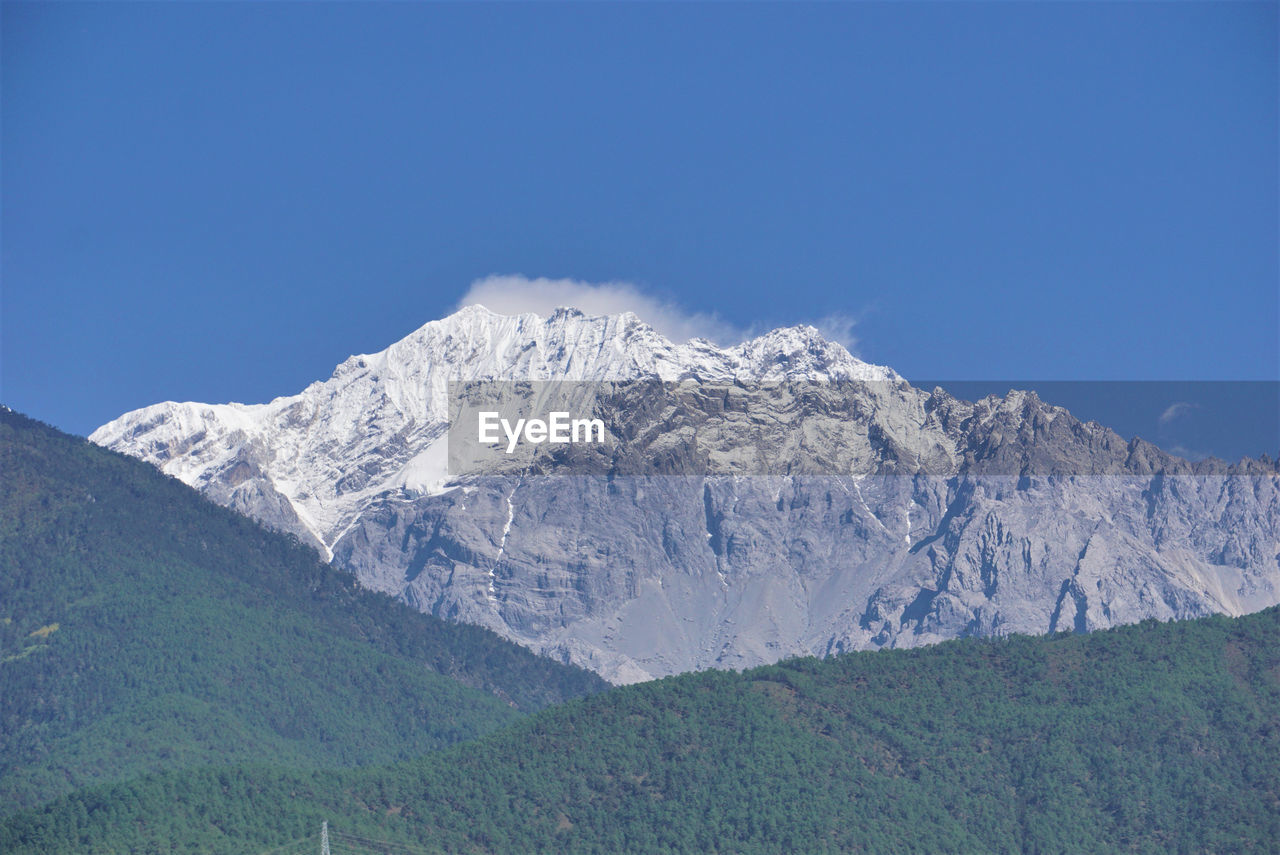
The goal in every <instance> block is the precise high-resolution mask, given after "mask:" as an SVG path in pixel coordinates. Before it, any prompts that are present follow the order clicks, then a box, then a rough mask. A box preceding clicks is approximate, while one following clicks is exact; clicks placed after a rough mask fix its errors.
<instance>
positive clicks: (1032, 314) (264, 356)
mask: <svg viewBox="0 0 1280 855" xmlns="http://www.w3.org/2000/svg"><path fill="white" fill-rule="evenodd" d="M1277 8H1278V7H1277V4H1276V3H1274V2H1273V3H1255V4H1250V3H1159V2H1147V3H1052V4H1048V3H1045V4H1042V3H996V2H987V3H973V4H970V3H946V4H943V3H902V4H887V3H848V4H837V3H829V4H763V3H761V4H692V3H679V4H541V3H533V4H522V5H504V4H440V5H424V4H410V3H395V4H390V3H388V4H382V3H376V4H375V3H275V4H248V3H214V4H204V3H182V4H141V3H132V4H130V3H111V4H97V3H94V4H85V5H80V4H70V3H59V4H52V3H34V4H23V3H5V4H4V5H3V13H2V14H3V69H2V70H3V92H2V95H3V132H2V140H0V142H2V150H0V152H2V158H3V160H2V166H3V175H2V182H3V183H2V187H0V190H2V191H3V192H2V194H0V198H2V200H3V232H2V244H3V245H2V246H0V264H2V265H3V268H2V271H0V272H2V273H3V292H0V300H2V302H0V308H2V309H3V317H2V321H0V322H2V324H3V328H2V335H3V338H2V340H0V348H2V351H0V359H2V362H0V399H2V400H3V401H4V402H5V403H7V404H8V405H10V406H12V407H14V408H16V409H19V410H22V411H24V412H27V413H29V414H31V415H33V416H35V417H37V418H41V419H43V420H45V421H48V422H51V423H53V424H55V425H58V426H59V427H62V428H64V429H67V430H70V431H73V432H77V433H87V432H89V431H91V430H92V429H93V428H94V427H96V426H97V425H98V424H100V423H102V422H104V421H107V420H109V419H111V418H113V417H115V416H116V415H119V414H120V413H122V412H124V411H126V410H129V409H133V408H136V407H139V406H144V405H146V404H149V403H154V402H156V401H160V400H166V399H177V400H203V401H227V400H240V401H248V402H257V401H265V400H268V399H270V398H272V397H275V396H277V395H284V394H292V393H295V392H297V391H298V390H300V389H301V388H302V387H304V386H305V385H306V384H307V383H309V382H311V381H312V380H316V379H320V378H323V377H325V376H327V375H328V373H329V372H330V371H331V369H332V368H333V366H334V365H336V364H337V363H338V362H340V361H341V360H342V359H343V358H345V357H346V356H347V355H348V354H351V353H358V352H369V351H374V350H380V349H382V348H383V347H385V346H386V345H388V344H390V343H391V342H392V341H394V340H396V339H398V338H400V337H402V336H403V335H405V334H406V333H408V332H409V331H411V330H412V329H414V328H416V327H417V326H419V325H421V324H422V323H424V322H426V321H428V320H431V319H434V318H437V317H440V316H442V315H444V314H446V313H448V312H449V311H450V310H451V309H453V308H454V307H455V306H456V305H457V304H458V302H459V300H460V299H462V298H463V297H464V295H465V294H466V293H467V292H468V290H469V289H470V288H471V285H472V283H473V282H475V281H476V280H479V279H482V278H484V277H487V276H489V275H492V274H506V275H511V274H522V275H525V276H529V277H550V278H553V279H558V278H572V279H575V280H580V281H585V282H593V283H595V282H627V283H633V286H634V289H633V291H632V292H629V293H632V294H637V295H639V296H638V297H637V299H640V300H641V301H642V302H643V301H647V302H644V304H645V305H658V306H663V307H665V309H666V310H669V311H670V312H673V313H675V314H676V315H681V314H682V313H683V314H684V315H687V316H689V317H692V318H693V319H694V320H695V322H696V321H698V319H701V320H703V321H707V322H709V323H712V324H713V325H717V328H718V329H723V330H730V331H733V330H750V329H760V328H763V327H769V326H774V325H778V324H784V323H796V322H802V321H819V320H821V319H824V318H825V319H831V318H836V319H840V318H843V319H845V320H847V321H848V320H852V321H855V322H856V325H855V326H854V327H853V328H852V336H853V337H854V338H856V348H857V351H858V352H859V354H860V355H861V356H862V357H863V358H865V359H868V360H871V361H874V362H879V363H884V364H889V365H892V366H893V367H894V368H896V369H897V370H898V371H899V372H901V373H902V374H904V375H906V376H908V377H946V378H959V379H984V378H1002V377H1011V378H1030V379H1051V380H1092V379H1100V380H1123V379H1141V380H1149V379H1154V380H1216V379H1232V380H1275V379H1278V378H1280V350H1278V347H1277V339H1278V337H1280V333H1278V332H1277V330H1278V328H1280V303H1278V300H1280V297H1278V290H1280V287H1278V282H1277V270H1278V267H1280V261H1278V258H1277V233H1278V228H1280V225H1278V219H1277V195H1278V194H1277V186H1278V180H1277V151H1278V146H1277V103H1278V101H1280V98H1278V94H1277Z"/></svg>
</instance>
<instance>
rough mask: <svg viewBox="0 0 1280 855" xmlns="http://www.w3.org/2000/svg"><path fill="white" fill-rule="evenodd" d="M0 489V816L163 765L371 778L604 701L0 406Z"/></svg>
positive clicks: (570, 674)
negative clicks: (370, 773) (325, 770)
mask: <svg viewBox="0 0 1280 855" xmlns="http://www.w3.org/2000/svg"><path fill="white" fill-rule="evenodd" d="M0 472H2V473H3V477H0V804H2V805H4V807H5V810H6V811H7V810H12V809H14V808H16V807H18V806H21V805H30V804H35V803H38V802H40V801H43V800H45V799H48V798H51V797H53V796H56V795H58V794H61V793H65V792H67V791H69V790H70V789H72V788H74V787H78V786H83V785H86V784H89V783H93V782H95V781H103V780H112V779H119V778H121V777H124V776H132V775H137V774H139V773H142V772H145V771H149V770H155V769H162V768H175V767H188V766H193V765H201V764H208V763H217V762H237V761H246V760H249V759H252V758H270V759H272V760H273V761H274V762H277V763H280V764H281V765H286V766H290V765H291V766H304V767H314V766H318V765H353V764H360V763H370V762H388V761H391V760H395V759H397V758H403V757H409V756H414V755H417V754H420V753H422V752H423V751H426V750H430V749H433V748H438V747H441V746H443V745H446V744H449V743H451V742H456V741H458V740H460V739H467V738H472V737H474V736H476V735H479V734H481V733H484V732H487V731H490V730H493V729H494V728H496V727H500V726H502V725H504V724H506V723H509V722H510V721H512V720H513V719H514V718H515V717H517V716H518V715H519V713H521V712H531V711H534V710H537V709H540V708H542V707H545V706H547V705H548V704H552V703H557V702H560V701H563V700H565V699H567V698H571V697H576V696H580V695H584V694H588V693H590V692H594V691H599V690H601V689H603V688H604V687H605V685H606V684H604V683H603V681H601V680H600V679H599V678H598V677H596V676H595V675H594V674H591V673H589V672H586V671H583V670H581V669H578V668H572V667H567V666H563V665H560V664H558V663H555V662H551V661H549V660H546V659H543V658H540V657H538V656H536V655H534V654H533V653H531V652H530V651H528V650H525V649H523V648H520V647H518V646H516V645H514V644H511V643H510V642H507V641H505V640H503V639H501V638H499V637H498V636H496V635H494V634H493V633H490V632H488V631H487V630H483V629H480V628H477V627H471V626H460V625H454V624H448V623H445V622H443V621H440V620H438V619H435V618H433V617H430V616H427V615H422V614H419V613H417V612H415V611H413V610H412V609H410V608H408V607H407V606H404V605H403V604H401V603H398V602H396V601H394V600H392V599H391V598H389V597H386V596H383V595H380V594H376V593H372V592H369V591H366V590H364V589H362V588H360V587H359V586H358V585H357V584H356V582H355V579H354V578H353V577H351V576H350V575H349V574H347V573H344V572H342V571H340V570H336V569H334V568H332V567H330V566H329V565H327V564H325V563H323V562H322V561H320V560H319V557H318V556H317V555H316V554H315V553H314V552H313V551H312V550H311V549H309V548H306V547H303V546H302V545H300V544H299V543H298V542H297V541H296V540H295V539H293V538H291V537H287V536H284V535H280V534H277V533H274V532H270V531H267V530H265V529H263V528H261V527H260V526H258V525H257V524H256V523H254V522H252V521H250V520H248V519H247V518H244V517H242V516H240V515H238V514H235V513H234V512H231V511H228V510H226V509H223V508H221V507H218V506H217V505H215V504H213V503H212V502H210V501H208V500H207V499H205V498H203V497H202V496H200V495H199V494H198V493H197V492H196V491H194V490H192V489H190V488H189V487H187V486H186V485H184V484H182V483H180V482H178V481H176V480H175V479H172V478H169V477H168V476H165V475H164V474H162V473H160V472H159V471H158V470H156V469H154V468H153V467H151V466H150V465H147V464H144V463H141V462H140V461H137V460H134V459H132V458H128V457H125V456H123V455H119V454H116V453H114V452H110V451H107V450H105V449H102V448H99V447H97V446H95V445H92V444H91V443H89V442H87V441H85V440H83V439H80V438H77V437H72V436H69V435H66V434H63V433H61V432H59V431H57V430H55V429H53V428H51V427H49V426H47V425H43V424H40V423H38V422H35V421H33V420H31V419H28V418H26V417H23V416H21V415H18V414H16V413H13V412H12V411H9V410H7V409H0Z"/></svg>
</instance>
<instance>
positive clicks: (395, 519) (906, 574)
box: [90, 306, 1280, 682]
mask: <svg viewBox="0 0 1280 855" xmlns="http://www.w3.org/2000/svg"><path fill="white" fill-rule="evenodd" d="M649 379H652V380H661V381H665V382H666V384H668V385H666V386H664V387H662V388H661V389H660V390H659V391H657V392H653V391H652V390H641V391H640V392H637V393H635V396H634V397H633V398H632V399H626V398H625V396H624V398H623V399H620V400H619V401H617V402H615V403H616V405H617V413H616V418H617V420H618V421H619V422H620V423H622V424H623V426H624V427H625V428H626V431H627V433H628V435H630V436H634V437H636V446H635V448H634V449H633V450H634V457H635V458H636V459H639V460H641V461H642V462H643V466H642V467H641V468H640V469H634V468H633V469H629V470H625V471H624V470H622V469H620V468H619V462H618V461H617V460H616V459H611V458H608V457H601V458H600V459H599V460H597V461H596V463H597V466H596V467H595V468H594V469H592V470H591V471H593V472H595V473H596V474H594V475H591V476H586V475H582V474H578V470H574V469H573V468H572V467H567V466H559V468H557V465H554V464H553V465H551V466H550V467H549V468H546V469H545V470H540V471H539V472H538V473H537V475H536V476H530V475H529V473H528V472H527V471H521V472H510V473H506V474H502V473H498V474H491V475H472V476H466V477H458V475H457V473H454V476H455V477H453V478H451V477H450V473H449V471H448V465H447V462H448V458H447V445H448V429H449V417H450V401H449V395H450V384H451V383H457V382H459V381H486V380H492V381H542V380H547V381H562V380H571V381H633V380H649ZM726 384H729V385H732V386H734V389H735V390H737V391H735V394H737V395H739V398H740V399H741V400H739V401H738V403H737V404H729V403H726V401H727V399H726V398H725V395H724V393H723V392H722V391H716V390H718V389H723V387H724V386H725V385H726ZM764 384H799V385H798V386H794V387H793V388H790V389H788V390H786V391H785V393H778V392H777V391H776V389H775V390H774V391H771V392H769V393H768V394H764V393H760V392H759V391H753V390H759V389H761V388H763V387H764ZM704 390H709V391H704ZM744 402H745V403H744ZM695 435H696V436H697V437H699V441H700V442H701V443H702V444H703V445H702V446H701V449H700V453H702V454H704V457H705V459H707V460H712V461H716V462H717V463H718V465H721V466H722V467H723V468H721V469H719V470H716V469H715V468H714V467H713V468H712V469H710V470H707V469H705V468H704V469H696V468H694V469H691V468H688V466H687V465H686V464H687V463H688V461H687V460H686V459H685V458H683V457H682V454H686V452H685V449H687V445H688V438H689V437H690V436H695ZM90 438H91V439H92V440H93V441H94V442H97V443H99V444H101V445H104V446H107V447H110V448H113V449H115V450H118V451H122V452H125V453H128V454H132V455H134V456H137V457H140V458H142V459H145V460H148V461H151V462H153V463H155V464H156V465H157V466H160V467H161V468H162V469H163V470H164V471H165V472H168V473H169V474H171V475H174V476H175V477H178V478H180V479H181V480H183V481H185V482H186V483H188V484H191V485H192V486H194V487H196V488H198V489H200V490H202V491H203V492H205V493H206V494H207V495H209V496H210V497H211V498H213V499H214V500H215V501H218V502H220V503H222V504H224V505H228V506H230V507H233V508H236V509H238V510H240V511H242V512H244V513H247V514H249V515H251V516H254V517H256V518H258V519H259V520H262V521H263V522H265V523H267V524H268V525H271V526H273V527H276V528H279V529H282V530H285V531H289V532H293V533H295V534H297V535H298V536H299V537H300V538H303V539H304V540H306V541H308V542H311V543H313V544H315V545H316V546H317V547H318V548H319V549H321V550H322V551H323V552H324V553H325V554H326V555H327V556H328V557H329V558H330V559H331V560H333V561H334V562H335V563H338V564H341V565H342V566H345V567H347V568H349V569H350V570H351V571H352V572H354V573H355V574H356V575H357V577H358V578H359V579H360V580H361V581H362V582H363V583H364V584H366V585H368V586H370V587H373V588H375V589H378V590H383V591H386V592H388V593H392V594H395V595H397V596H400V597H402V598H404V599H405V600H406V601H408V602H410V603H412V604H413V605H415V606H416V607H418V608H420V609H423V610H425V611H431V612H433V613H436V614H439V615H441V616H444V617H449V618H451V619H455V620H459V621H465V622H471V623H478V624H481V625H484V626H488V627H490V628H492V629H494V630H496V631H498V632H500V633H502V634H504V635H506V636H507V637H508V638H512V639H513V640H516V641H519V642H521V643H523V644H526V645H528V646H530V647H532V648H534V649H535V650H538V651H540V652H543V653H546V654H548V655H553V656H557V657H560V658H563V659H566V660H571V661H574V662H576V663H578V664H582V665H585V666H587V667H591V668H593V669H595V670H597V671H599V672H600V673H602V674H603V675H604V676H606V677H607V678H609V679H612V680H615V681H619V682H628V681H634V680H639V679H646V678H648V677H651V676H660V675H663V674H669V673H675V672H678V671H684V670H689V669H692V668H700V667H711V666H731V667H744V666H748V665H753V664H757V663H760V662H767V661H773V660H776V659H778V658H780V657H782V656H786V655H791V654H799V653H811V652H812V653H827V652H832V651H839V650H848V649H858V648H865V647H875V646H882V645H913V644H920V643H927V642H932V641H937V640H940V639H944V638H950V637H956V636H959V635H967V634H998V633H1003V632H1046V631H1054V630H1061V629H1074V630H1081V631H1083V630H1087V629H1094V628H1099V627H1104V626H1110V625H1113V624H1116V623H1124V622H1130V621H1136V620H1140V619H1143V618H1146V617H1160V618H1171V617H1187V616H1193V615H1200V614H1207V613H1212V612H1225V613H1228V614H1241V613H1244V612H1247V611H1252V610H1256V609H1260V608H1264V607H1266V606H1268V605H1272V604H1274V603H1276V602H1277V601H1280V558H1278V557H1277V554H1278V553H1280V543H1278V541H1280V489H1278V486H1277V485H1278V481H1280V479H1278V478H1277V469H1276V466H1275V465H1274V464H1271V463H1269V462H1260V463H1259V462H1245V463H1243V464H1240V465H1238V466H1235V467H1225V468H1224V467H1222V466H1221V465H1220V464H1214V463H1205V464H1191V463H1188V462H1186V461H1182V460H1179V459H1178V458H1174V457H1171V456H1170V455H1167V454H1165V453H1164V452H1161V451H1160V450H1159V449H1156V448H1155V447H1154V446H1151V445H1149V444H1147V443H1143V442H1141V441H1132V442H1126V441H1125V440H1123V439H1122V438H1120V437H1119V436H1117V435H1116V434H1114V433H1112V432H1111V431H1108V430H1107V429H1105V428H1103V427H1101V426H1099V425H1096V424H1092V423H1089V424H1085V423H1081V422H1079V421H1078V420H1076V419H1075V418H1073V417H1072V416H1071V414H1070V413H1068V412H1066V411H1065V410H1062V409H1060V408H1056V407H1051V406H1048V405H1046V404H1044V403H1043V402H1041V401H1040V400H1039V399H1038V398H1037V397H1036V396H1035V395H1034V394H1032V393H1024V392H1011V393H1010V394H1009V395H1007V396H1006V397H1005V398H1004V399H998V398H988V399H985V400H983V401H979V402H976V403H968V402H964V401H959V400H956V399H954V398H952V397H950V396H949V395H947V394H946V393H945V392H943V391H942V390H940V389H935V390H933V391H930V392H926V391H924V390H920V389H915V388H913V387H911V386H910V385H909V384H907V383H906V382H905V381H903V380H902V378H901V377H899V376H898V375H896V374H895V373H894V372H893V371H891V370H890V369H888V368H884V367H880V366H874V365H869V364H867V363H864V362H861V361H859V360H857V359H855V358H854V357H853V356H851V355H850V354H849V353H848V352H847V351H846V350H845V349H844V348H842V347H840V346H839V345H837V344H833V343H831V342H828V341H826V340H825V339H823V337H822V336H821V335H820V334H819V333H818V332H817V331H816V330H814V329H812V328H810V327H794V328H790V329H780V330H775V331H773V332H771V333H769V334H767V335H764V336H761V337H759V338H757V339H754V340H752V341H748V342H745V343H743V344H741V345H738V346H735V347H729V348H719V347H716V346H715V345H713V344H712V343H710V342H706V341H701V340H694V341H691V342H688V343H686V344H673V343H672V342H670V341H668V340H666V339H665V338H663V337H662V336H661V335H659V334H658V333H656V332H655V331H654V330H653V329H652V328H650V327H649V326H647V325H646V324H644V323H643V322H642V321H641V320H640V319H638V318H636V317H635V316H634V315H630V314H621V315H616V316H610V317H587V316H585V315H583V314H582V313H580V312H577V311H575V310H572V309H560V310H557V311H556V312H555V313H553V314H552V315H551V316H549V317H547V318H542V317H539V316H536V315H531V314H529V315H519V316H514V317H507V316H501V315H497V314H494V313H492V312H490V311H488V310H486V309H484V308H481V307H479V306H471V307H468V308H465V309H462V310H460V311H459V312H457V313H455V314H454V315H452V316H450V317H448V318H445V319H443V320H439V321H433V322H431V323H428V324H426V325H425V326H423V327H422V328H420V329H418V330H417V331H416V332H414V333H412V334H411V335H409V336H407V337H406V338H404V339H403V340H401V341H399V342H397V343H395V344H393V345H392V346H391V347H389V348H387V349H386V350H384V351H382V352H381V353H377V354H371V355H363V356H353V357H351V358H349V359H348V360H346V361H345V362H344V363H342V364H341V365H339V366H338V367H337V369H336V370H335V371H334V373H333V375H332V376H331V377H330V378H329V379H328V380H325V381H322V382H318V383H314V384H312V385H311V386H309V387H307V388H306V389H305V390H303V391H302V392H301V393H300V394H298V395H295V396H291V397H285V398H279V399H276V400H275V401H272V402H270V403H268V404H258V405H241V404H221V405H208V404H194V403H184V404H176V403H164V404H157V405H155V406H152V407H147V408H144V409H141V410H138V411H135V412H132V413H127V414H125V415H124V416H121V417H120V418H119V419H116V420H115V421H113V422H111V423H109V424H107V425H104V426H103V427H101V428H99V429H98V430H97V431H95V432H94V433H93V435H92V436H91V437H90ZM686 456H687V455H686Z"/></svg>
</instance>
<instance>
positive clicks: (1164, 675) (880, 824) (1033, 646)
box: [0, 608, 1280, 853]
mask: <svg viewBox="0 0 1280 855" xmlns="http://www.w3.org/2000/svg"><path fill="white" fill-rule="evenodd" d="M321 820H328V821H329V822H330V823H331V825H332V826H333V827H334V828H336V829H343V830H345V831H347V832H350V833H354V834H359V835H363V836H366V837H370V838H376V839H383V840H397V841H401V842H407V843H412V844H414V845H416V846H419V847H422V848H425V849H427V850H429V851H440V852H495V853H502V852H667V853H670V852H743V853H748V852H759V853H767V852H784V851H785V852H927V853H937V852H957V853H973V852H998V853H1005V852H1008V853H1014V852H1019V853H1021V852H1035V853H1057V852H1061V853H1085V852H1099V853H1101V852H1187V853H1193V852H1275V851H1277V844H1276V841H1277V840H1280V608H1273V609H1269V610H1267V611H1265V612H1262V613H1259V614H1256V615H1251V616H1247V617H1243V618H1234V619H1232V618H1225V617H1211V618H1205V619H1202V620H1196V621H1188V622H1182V623H1168V624H1159V623H1155V622H1151V621H1148V622H1146V623H1143V624H1139V625H1136V626H1130V627H1124V628H1120V629H1115V630H1109V631H1105V632H1098V633H1094V634H1091V635H1087V636H1068V635H1060V636H1054V637H1044V638H1027V637H1013V638H1009V639H1002V640H996V641H987V640H977V639H968V640H963V641H957V642H949V643H946V644H942V645H939V646H936V647H931V648H924V649H917V650H909V651H882V652H876V653H852V654H846V655H844V656H841V657H837V658H833V659H828V660H822V661H819V660H815V659H801V660H793V661H789V662H785V663H782V664H779V665H775V666H768V667H764V668H757V669H754V670H751V671H748V672H745V673H742V674H737V673H733V672H702V673H697V674H688V675H683V676H679V677H671V678H666V679H663V680H659V681H655V682H652V683H645V684H639V685H635V686H628V687H623V688H618V689H614V690H612V691H610V692H607V693H605V694H602V695H597V696H595V697H591V698H587V699H583V700H577V701H572V702H569V703H566V704H564V705H561V706H558V707H554V708H551V709H548V710H546V711H544V712H542V713H540V714H538V715H537V716H535V717H533V718H530V719H524V720H521V721H519V722H516V723H515V724H513V725H512V726H511V727H509V728H507V729H505V730H503V731H500V732H497V733H494V734H491V735H489V736H486V737H483V738H481V739H479V740H477V741H474V742H470V743H464V744H461V745H457V746H454V747H452V748H449V749H446V750H445V751H442V752H436V753H433V754H429V755H425V756H423V757H421V758H419V759H416V760H413V761H409V762H404V763H399V764H396V765H393V766H389V767H384V768H366V769H360V770H347V771H340V772H329V773H325V772H316V773H307V774H298V773H291V772H286V771H282V770H279V769H270V768H263V767H257V768H250V767H237V768H231V769H226V768H224V769H216V770H214V769H210V770H202V771H197V772H186V773H168V774H162V775H156V776H149V777H146V778H142V779H139V780H136V781H133V782H130V783H127V784H121V785H117V786H115V787H112V788H97V789H92V790H88V791H84V792H81V793H77V794H74V795H72V796H70V797H68V798H65V799H62V800H60V801H59V802H57V803H54V804H51V805H49V806H46V807H45V808H44V809H42V810H39V811H32V812H27V813H25V814H22V815H21V816H17V817H14V818H12V819H11V820H9V821H8V823H7V824H5V825H3V826H2V827H0V849H3V850H5V851H13V852H37V851H39V852H71V851H78V850H80V849H82V848H84V847H85V846H87V845H89V844H90V843H94V844H95V845H99V846H100V847H101V849H102V851H113V852H116V851H118V852H126V851H128V852H199V851H219V852H260V851H263V850H265V849H267V848H269V847H270V846H273V845H278V844H280V843H283V842H285V841H288V840H293V839H296V838H298V837H301V836H303V835H304V834H307V833H311V832H314V830H315V828H317V827H318V825H319V822H320V821H321Z"/></svg>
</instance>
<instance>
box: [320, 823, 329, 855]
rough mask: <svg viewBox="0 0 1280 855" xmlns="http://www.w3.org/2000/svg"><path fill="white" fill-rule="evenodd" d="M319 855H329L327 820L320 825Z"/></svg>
mask: <svg viewBox="0 0 1280 855" xmlns="http://www.w3.org/2000/svg"><path fill="white" fill-rule="evenodd" d="M320 855H329V820H327V819H326V820H325V821H324V822H322V823H320Z"/></svg>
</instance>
